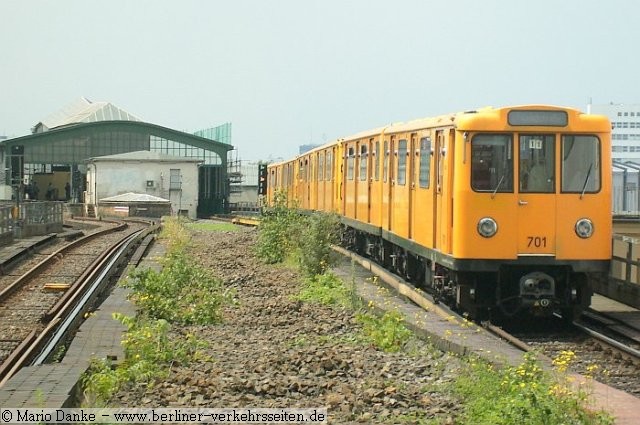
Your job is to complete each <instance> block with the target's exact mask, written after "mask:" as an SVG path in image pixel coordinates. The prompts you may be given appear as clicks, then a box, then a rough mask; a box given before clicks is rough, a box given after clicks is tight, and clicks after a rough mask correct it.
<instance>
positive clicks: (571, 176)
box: [561, 135, 601, 193]
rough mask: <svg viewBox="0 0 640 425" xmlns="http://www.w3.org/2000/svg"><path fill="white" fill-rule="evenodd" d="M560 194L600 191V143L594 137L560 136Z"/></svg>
mask: <svg viewBox="0 0 640 425" xmlns="http://www.w3.org/2000/svg"><path fill="white" fill-rule="evenodd" d="M561 172H562V186H561V187H562V192H568V193H583V192H584V193H595V192H598V191H600V186H601V181H600V179H601V176H600V141H599V140H598V138H597V137H596V136H569V135H565V136H562V171H561Z"/></svg>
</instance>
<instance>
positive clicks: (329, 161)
mask: <svg viewBox="0 0 640 425" xmlns="http://www.w3.org/2000/svg"><path fill="white" fill-rule="evenodd" d="M331 170H333V153H332V152H331V151H327V180H331V179H332V178H333V177H332V175H331Z"/></svg>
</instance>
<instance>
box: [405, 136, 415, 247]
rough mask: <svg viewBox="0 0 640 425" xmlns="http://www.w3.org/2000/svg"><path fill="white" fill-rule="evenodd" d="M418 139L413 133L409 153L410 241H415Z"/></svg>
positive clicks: (408, 227)
mask: <svg viewBox="0 0 640 425" xmlns="http://www.w3.org/2000/svg"><path fill="white" fill-rule="evenodd" d="M416 139H417V135H416V133H411V139H410V142H409V150H408V151H407V190H408V195H409V200H408V204H407V237H408V238H409V239H413V223H412V220H411V213H412V211H413V203H414V198H415V194H416V176H415V157H414V154H413V153H414V152H415V153H418V149H417V146H416V143H417V140H416Z"/></svg>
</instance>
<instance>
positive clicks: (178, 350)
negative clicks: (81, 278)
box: [83, 219, 233, 406]
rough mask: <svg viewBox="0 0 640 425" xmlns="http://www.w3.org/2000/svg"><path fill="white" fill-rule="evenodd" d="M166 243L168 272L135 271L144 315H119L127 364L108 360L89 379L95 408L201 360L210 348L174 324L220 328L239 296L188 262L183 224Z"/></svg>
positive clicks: (173, 226) (130, 282) (168, 232)
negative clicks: (132, 386)
mask: <svg viewBox="0 0 640 425" xmlns="http://www.w3.org/2000/svg"><path fill="white" fill-rule="evenodd" d="M160 237H161V238H163V239H165V240H166V242H167V245H168V249H167V254H166V257H165V258H164V260H163V268H162V271H160V272H156V271H153V270H150V269H146V270H141V271H134V272H133V273H132V274H131V275H130V276H129V278H128V279H127V281H126V283H125V286H126V287H129V288H131V289H132V292H131V295H130V299H131V300H132V301H133V302H134V303H135V304H136V306H137V307H138V315H137V316H136V317H128V316H124V315H120V314H115V315H114V318H115V319H116V320H119V321H120V322H121V323H122V324H124V325H125V326H126V327H127V332H126V335H125V339H124V340H123V341H122V345H123V346H124V349H125V360H124V362H123V363H122V364H120V365H118V366H117V367H115V368H114V367H113V365H111V364H110V362H109V361H108V360H96V361H94V362H93V363H92V366H91V368H90V369H89V371H88V372H87V374H85V376H84V377H83V387H84V389H85V396H86V398H87V402H88V403H89V404H90V405H102V406H104V405H106V404H107V403H108V401H109V399H110V398H111V396H112V395H113V394H114V393H115V392H116V391H118V389H119V388H120V387H121V386H122V385H124V384H126V383H140V382H144V383H147V384H149V385H153V383H154V381H155V380H156V379H159V378H162V377H164V376H166V375H167V374H168V371H169V370H170V367H171V366H172V365H173V364H176V363H187V362H190V361H193V360H197V359H199V358H200V357H201V350H202V349H203V348H205V347H206V343H205V342H204V341H201V340H198V339H197V338H196V337H195V336H193V335H191V334H187V335H176V333H175V332H172V327H171V324H172V323H175V324H181V325H189V324H196V325H208V324H215V323H219V322H220V321H221V320H222V315H221V307H222V306H223V305H224V304H226V303H230V302H232V299H233V292H232V291H229V290H227V289H226V288H225V287H224V286H223V284H222V283H221V282H220V281H219V280H218V279H215V278H214V277H213V276H212V275H211V273H210V272H209V271H207V270H206V269H203V268H202V267H200V266H199V265H197V264H195V263H193V262H192V261H191V260H190V259H189V257H187V255H186V253H185V248H186V247H187V245H188V243H189V233H188V231H187V230H186V229H185V227H184V226H183V224H182V222H180V221H179V220H177V219H170V220H168V221H167V222H166V223H165V226H164V229H163V232H162V234H161V236H160Z"/></svg>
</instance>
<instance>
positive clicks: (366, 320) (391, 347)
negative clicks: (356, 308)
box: [356, 310, 413, 352]
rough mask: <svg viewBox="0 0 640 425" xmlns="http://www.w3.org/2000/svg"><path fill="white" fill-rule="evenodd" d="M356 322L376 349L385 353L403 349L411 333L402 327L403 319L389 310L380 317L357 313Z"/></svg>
mask: <svg viewBox="0 0 640 425" xmlns="http://www.w3.org/2000/svg"><path fill="white" fill-rule="evenodd" d="M356 321H358V322H359V323H361V324H362V333H363V334H364V336H365V337H366V338H367V339H368V340H369V341H371V343H373V344H374V345H375V346H376V347H378V348H380V349H381V350H383V351H386V352H397V351H400V350H401V349H402V347H404V345H405V343H406V342H407V341H408V340H409V339H410V338H411V337H412V335H413V333H412V332H411V331H410V330H409V329H407V328H406V327H405V326H404V317H403V316H402V314H401V313H399V312H398V311H395V310H389V311H387V312H385V313H384V315H383V316H382V317H378V316H376V315H374V314H372V313H357V314H356Z"/></svg>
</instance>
